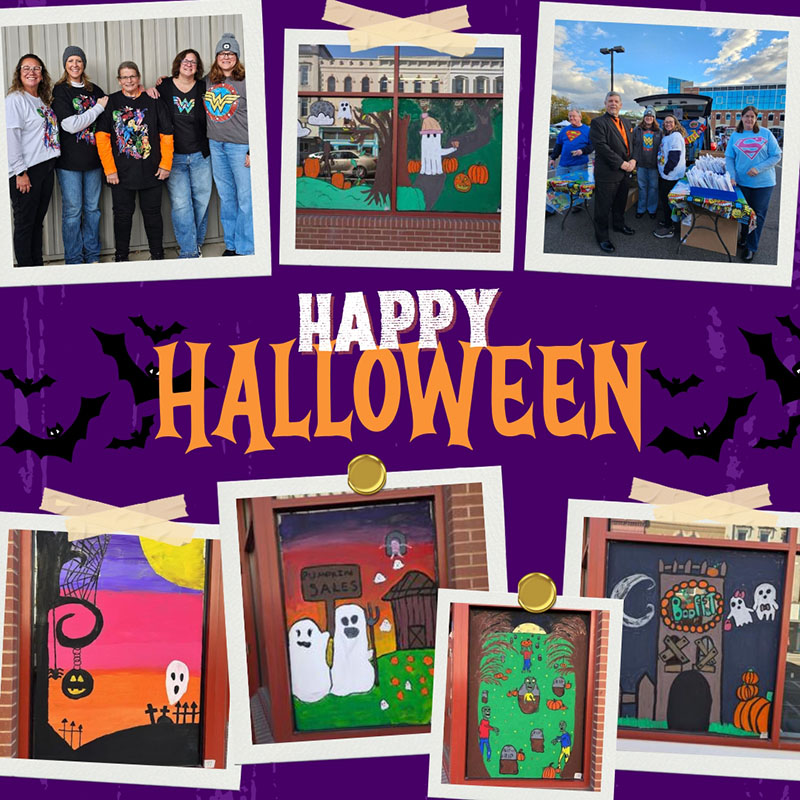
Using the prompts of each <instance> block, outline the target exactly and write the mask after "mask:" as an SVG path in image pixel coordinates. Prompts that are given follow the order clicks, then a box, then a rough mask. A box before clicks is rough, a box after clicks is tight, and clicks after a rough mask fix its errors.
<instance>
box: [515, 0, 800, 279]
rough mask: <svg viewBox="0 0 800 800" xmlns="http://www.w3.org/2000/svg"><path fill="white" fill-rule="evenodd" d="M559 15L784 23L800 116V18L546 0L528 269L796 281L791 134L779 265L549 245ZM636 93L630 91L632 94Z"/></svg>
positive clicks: (796, 151)
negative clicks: (556, 249) (591, 252)
mask: <svg viewBox="0 0 800 800" xmlns="http://www.w3.org/2000/svg"><path fill="white" fill-rule="evenodd" d="M557 20H575V21H586V22H620V23H627V24H651V25H671V26H675V25H684V26H687V27H692V28H737V29H743V28H752V29H754V30H757V29H758V30H773V31H774V30H781V31H786V32H787V33H788V35H789V48H788V49H789V55H788V59H787V67H786V85H787V87H795V91H787V93H786V114H787V117H791V118H792V119H796V118H797V117H798V116H800V58H798V57H797V52H796V51H798V49H800V19H799V18H797V17H780V16H775V15H756V14H731V13H722V12H716V11H714V12H712V11H679V10H676V9H669V10H667V9H648V8H637V9H636V22H631V9H630V8H625V7H621V6H596V5H582V4H575V5H573V4H571V3H541V5H540V6H539V36H538V40H537V44H536V85H535V87H534V101H533V109H534V110H533V129H532V133H531V159H530V184H529V188H528V220H527V231H528V238H527V246H526V252H525V267H524V268H525V270H526V271H532V272H558V273H569V274H582V275H603V276H607V277H630V278H661V279H667V280H685V281H702V282H710V283H737V284H753V285H760V286H791V284H792V264H793V261H794V239H795V227H796V224H797V184H798V182H797V176H798V172H800V141H798V140H797V139H796V137H791V136H790V137H787V138H786V139H785V142H784V149H783V158H782V159H781V165H780V166H781V169H782V175H783V179H782V181H781V200H780V214H779V228H778V256H777V260H776V265H774V266H773V265H765V264H758V263H752V264H749V265H746V264H744V263H743V262H736V261H733V262H731V263H728V262H727V261H726V262H724V263H715V262H706V261H692V260H690V259H684V260H682V259H681V258H680V257H677V258H664V259H656V258H646V259H638V258H627V257H624V256H617V257H608V256H603V255H600V254H598V255H596V256H586V255H571V254H567V253H546V252H545V251H544V231H545V201H546V198H545V189H544V187H545V184H546V182H547V162H546V159H544V158H543V157H542V158H537V157H535V156H534V154H537V153H539V154H543V153H546V152H547V149H548V136H549V126H548V124H546V122H545V120H547V121H548V122H549V119H550V96H551V89H552V85H553V51H554V47H555V24H556V21H557ZM632 99H633V98H631V100H632Z"/></svg>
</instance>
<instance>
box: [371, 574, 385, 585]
mask: <svg viewBox="0 0 800 800" xmlns="http://www.w3.org/2000/svg"><path fill="white" fill-rule="evenodd" d="M372 582H373V583H386V576H385V575H384V574H383V573H382V572H376V573H375V577H374V578H373V579H372Z"/></svg>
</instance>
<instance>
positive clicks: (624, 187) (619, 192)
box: [594, 177, 628, 242]
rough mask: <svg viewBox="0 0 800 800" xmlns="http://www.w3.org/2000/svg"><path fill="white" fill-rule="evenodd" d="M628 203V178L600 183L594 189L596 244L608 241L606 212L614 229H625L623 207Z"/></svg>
mask: <svg viewBox="0 0 800 800" xmlns="http://www.w3.org/2000/svg"><path fill="white" fill-rule="evenodd" d="M627 202H628V178H627V177H624V178H622V179H621V180H619V181H613V182H611V181H602V182H598V183H597V184H595V187H594V223H595V234H596V236H597V241H598V242H605V241H606V240H607V239H608V212H609V211H610V212H611V223H612V225H613V226H614V227H615V228H624V227H625V206H626V204H627Z"/></svg>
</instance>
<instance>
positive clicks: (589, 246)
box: [542, 164, 782, 265]
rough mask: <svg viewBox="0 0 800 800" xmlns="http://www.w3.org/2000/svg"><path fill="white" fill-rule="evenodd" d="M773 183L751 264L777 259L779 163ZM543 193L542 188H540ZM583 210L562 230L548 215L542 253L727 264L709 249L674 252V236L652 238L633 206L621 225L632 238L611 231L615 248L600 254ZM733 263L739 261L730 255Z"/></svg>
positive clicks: (558, 219)
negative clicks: (670, 237) (625, 225)
mask: <svg viewBox="0 0 800 800" xmlns="http://www.w3.org/2000/svg"><path fill="white" fill-rule="evenodd" d="M775 173H776V178H777V183H776V186H775V190H774V191H773V193H772V198H771V200H770V204H769V212H768V213H767V221H766V224H765V226H764V230H763V232H762V234H761V241H760V243H759V246H758V253H757V254H756V257H755V259H754V260H753V265H757V264H773V265H774V264H776V263H777V258H778V223H779V216H780V203H781V176H782V170H781V165H780V164H779V165H778V166H777V168H776V170H775ZM542 191H544V189H542ZM593 209H594V201H593V200H590V201H589V214H591V213H593ZM589 214H587V213H586V211H585V210H584V211H581V212H580V213H577V214H576V213H574V212H573V213H571V214H570V215H569V218H568V219H567V221H566V225H565V226H564V230H562V229H561V223H562V220H563V217H562V215H560V214H552V215H549V216H548V217H547V219H546V221H545V228H544V231H545V232H544V252H545V253H566V254H569V255H581V256H587V255H588V256H598V255H601V256H604V257H606V258H615V257H617V256H622V257H623V258H663V259H675V258H676V257H679V258H680V259H681V260H686V261H715V262H727V260H728V257H727V256H726V255H725V254H724V253H715V252H712V251H710V250H701V249H699V248H697V247H690V246H689V245H683V246H682V247H681V248H680V255H678V254H677V250H678V237H677V236H676V237H673V238H672V239H656V237H655V236H653V231H654V230H655V229H656V223H657V220H653V219H650V216H649V215H648V214H645V215H644V216H643V217H642V218H641V219H636V207H635V206H634V207H632V208H629V209H628V211H627V213H626V214H625V222H626V224H627V225H629V226H630V227H631V228H633V229H634V230H635V231H636V233H635V235H633V236H624V235H622V234H621V233H614V232H613V231H612V232H611V241H612V242H613V243H614V246H615V247H616V248H617V249H616V252H614V253H604V252H603V251H602V250H600V248H599V247H598V246H597V241H596V239H595V235H594V227H593V225H592V220H591V218H590V217H589ZM734 258H735V260H740V259H739V258H738V257H737V256H734Z"/></svg>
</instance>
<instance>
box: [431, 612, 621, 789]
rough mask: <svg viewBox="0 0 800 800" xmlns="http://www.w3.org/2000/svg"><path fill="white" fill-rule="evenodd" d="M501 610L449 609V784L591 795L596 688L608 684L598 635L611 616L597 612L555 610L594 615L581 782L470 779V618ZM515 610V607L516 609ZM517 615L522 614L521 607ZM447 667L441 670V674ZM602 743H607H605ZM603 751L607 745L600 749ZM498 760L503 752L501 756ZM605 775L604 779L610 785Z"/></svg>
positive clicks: (446, 747)
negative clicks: (473, 612)
mask: <svg viewBox="0 0 800 800" xmlns="http://www.w3.org/2000/svg"><path fill="white" fill-rule="evenodd" d="M492 606H496V607H498V608H504V607H506V606H499V605H498V604H497V603H493V602H492V601H491V600H490V599H489V598H487V601H486V602H475V601H470V602H453V603H452V604H451V606H450V632H449V636H448V647H447V651H448V652H447V665H446V666H447V668H446V671H445V676H446V686H445V698H447V699H446V700H445V711H444V714H445V722H444V737H445V743H444V749H443V755H445V759H446V760H447V774H448V781H449V783H450V785H452V786H487V787H508V788H511V787H513V788H520V789H531V788H538V789H561V790H563V791H565V792H569V791H581V790H582V791H592V772H591V764H592V758H593V756H594V750H595V749H594V748H593V747H592V741H591V738H592V735H591V731H592V721H593V718H594V714H595V713H596V708H595V706H596V705H597V703H596V694H597V688H598V685H599V683H600V682H604V681H605V680H606V677H607V676H606V675H605V674H603V675H602V676H600V675H597V674H596V667H597V656H598V644H597V633H598V629H599V626H600V624H601V614H605V615H606V619H608V617H607V615H608V612H607V611H599V610H597V609H591V610H589V609H585V608H583V609H569V608H561V607H560V606H558V605H557V606H555V607H554V608H553V609H552V610H553V611H557V612H561V613H569V612H570V611H574V613H576V614H586V615H588V616H589V620H590V622H589V624H590V630H589V632H588V641H589V653H588V662H587V687H586V705H585V708H584V710H583V714H584V728H583V738H584V741H583V764H582V775H583V777H582V778H581V779H580V780H572V781H570V782H569V783H568V784H564V783H563V782H561V781H560V780H559V779H557V778H554V779H545V778H541V779H527V778H489V779H475V778H467V777H466V766H467V730H468V726H467V714H468V698H469V674H468V673H469V669H468V665H469V644H470V636H469V616H470V611H471V610H472V609H473V608H488V607H492ZM512 608H513V607H512ZM516 610H519V609H518V608H517V609H516ZM441 668H442V666H441V665H440V666H439V669H441ZM613 723H614V720H608V719H607V720H606V722H605V724H606V725H608V724H613ZM601 742H602V740H601ZM601 747H602V744H601ZM498 757H499V753H498ZM607 779H608V778H607V776H605V775H603V778H602V780H603V781H605V780H607Z"/></svg>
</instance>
